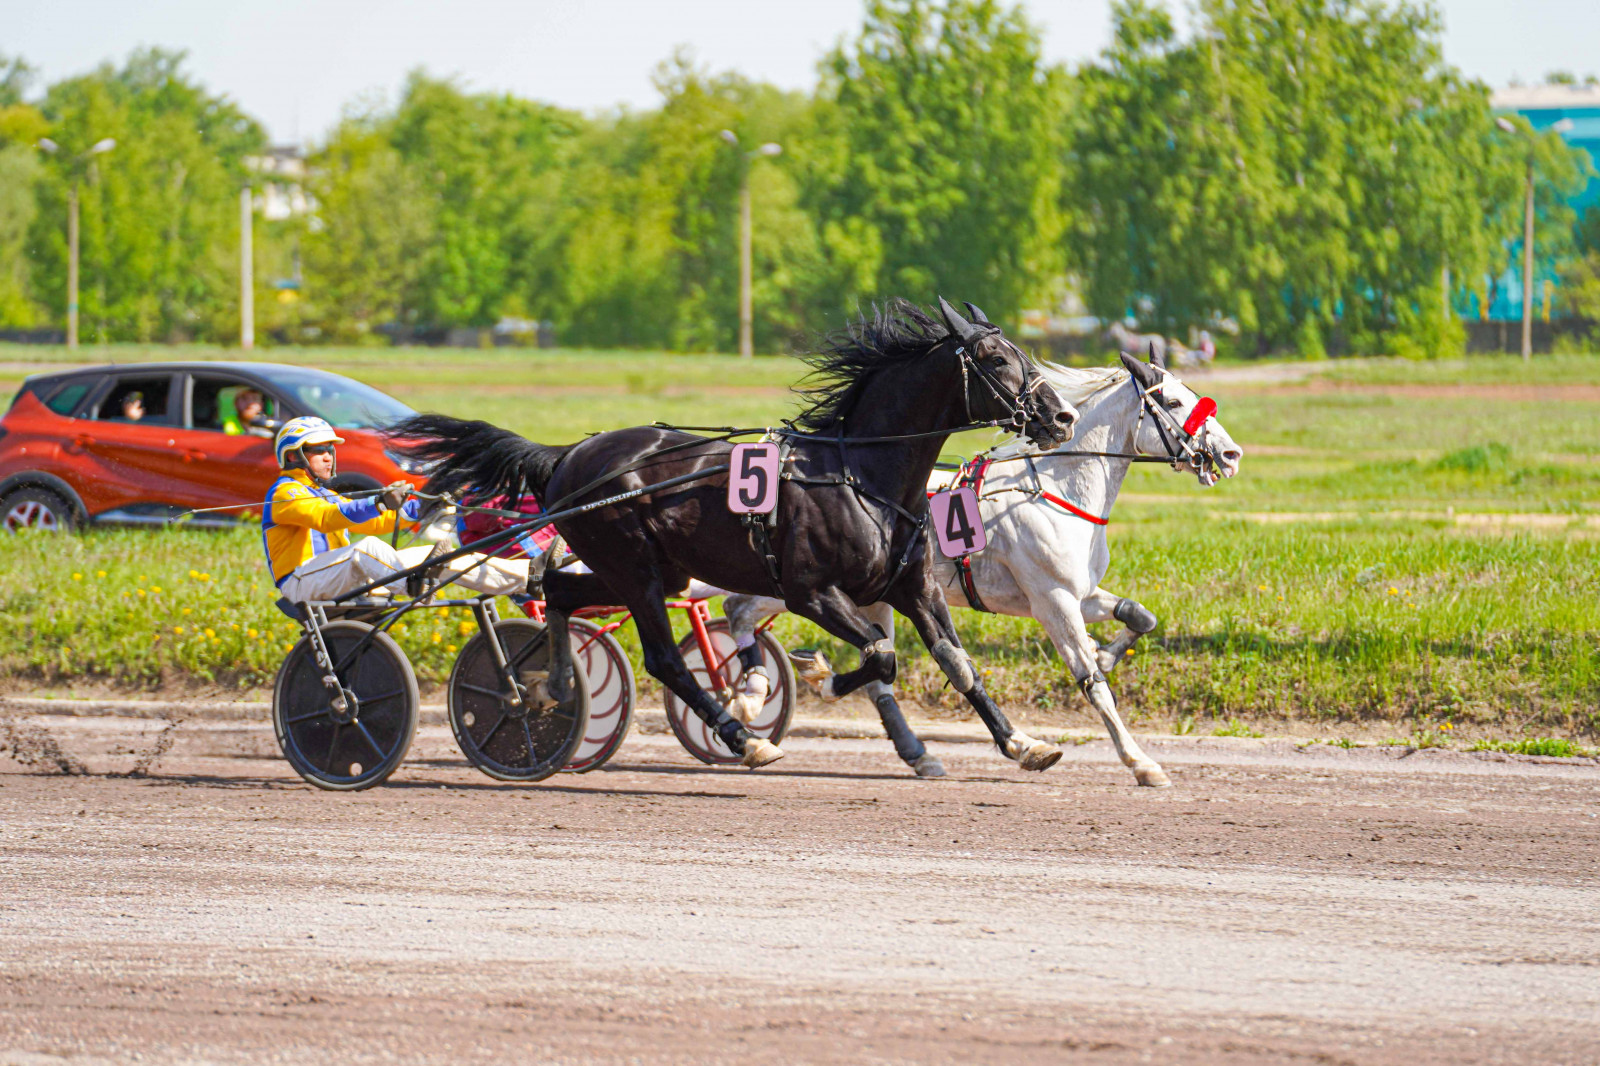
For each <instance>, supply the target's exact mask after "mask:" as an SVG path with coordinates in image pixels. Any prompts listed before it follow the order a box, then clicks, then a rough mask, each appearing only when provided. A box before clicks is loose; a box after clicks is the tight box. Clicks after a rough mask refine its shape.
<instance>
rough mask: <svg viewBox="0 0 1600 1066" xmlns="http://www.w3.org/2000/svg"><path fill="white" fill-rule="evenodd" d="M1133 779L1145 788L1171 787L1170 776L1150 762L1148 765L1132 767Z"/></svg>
mask: <svg viewBox="0 0 1600 1066" xmlns="http://www.w3.org/2000/svg"><path fill="white" fill-rule="evenodd" d="M1133 776H1134V780H1136V781H1138V782H1139V784H1141V785H1143V786H1145V787H1146V788H1171V787H1172V778H1170V777H1168V776H1167V772H1166V771H1165V770H1163V769H1162V768H1161V767H1159V766H1156V765H1155V764H1154V763H1152V764H1151V765H1149V766H1135V767H1134V768H1133Z"/></svg>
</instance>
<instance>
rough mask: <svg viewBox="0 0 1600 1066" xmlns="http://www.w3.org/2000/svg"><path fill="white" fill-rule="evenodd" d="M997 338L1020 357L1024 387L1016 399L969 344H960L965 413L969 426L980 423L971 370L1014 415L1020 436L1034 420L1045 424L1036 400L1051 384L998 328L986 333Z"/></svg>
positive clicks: (1012, 421) (1016, 430)
mask: <svg viewBox="0 0 1600 1066" xmlns="http://www.w3.org/2000/svg"><path fill="white" fill-rule="evenodd" d="M996 335H999V337H1000V343H1002V344H1004V345H1005V346H1006V347H1007V348H1009V349H1011V351H1013V352H1015V353H1016V355H1017V358H1018V359H1020V360H1021V361H1022V388H1021V389H1020V390H1019V391H1018V392H1017V394H1016V395H1015V396H1012V395H1010V394H1008V393H1007V391H1006V390H1005V389H1004V388H1003V387H1002V386H1001V385H1000V383H999V381H998V380H997V379H996V378H995V376H994V373H993V372H992V371H990V370H988V369H986V368H985V367H984V365H983V364H982V363H981V362H979V361H978V360H977V359H976V358H975V357H974V356H973V353H971V352H969V351H967V347H966V345H965V344H958V345H956V358H957V359H959V360H960V362H961V403H962V407H963V413H964V414H965V415H966V417H967V423H968V424H969V425H977V424H978V423H977V422H976V421H975V420H974V419H973V417H972V389H971V387H970V386H969V385H968V381H967V374H968V371H969V369H970V371H971V372H972V373H973V374H976V375H977V377H978V380H979V381H981V382H982V383H983V385H984V387H985V388H986V389H988V390H989V394H990V395H991V396H993V397H994V398H995V399H996V400H998V401H999V403H1000V406H1001V407H1003V408H1005V409H1006V410H1007V411H1008V412H1009V413H1010V415H1011V420H1010V424H1011V427H1012V429H1013V430H1014V431H1015V432H1016V433H1018V434H1019V435H1020V434H1022V433H1025V432H1026V431H1027V428H1028V423H1029V422H1030V421H1033V422H1038V423H1040V424H1041V425H1043V423H1044V419H1043V417H1042V416H1041V415H1040V412H1039V406H1038V401H1037V400H1036V399H1035V396H1036V394H1037V393H1038V391H1039V387H1040V386H1041V385H1047V384H1049V383H1048V382H1047V381H1046V380H1045V377H1044V375H1043V374H1041V373H1039V368H1038V367H1037V366H1035V365H1034V362H1033V360H1032V359H1030V358H1029V357H1028V353H1026V352H1024V351H1023V350H1022V349H1021V348H1018V347H1017V346H1016V345H1015V344H1012V343H1011V341H1010V339H1009V338H1007V337H1006V336H1005V335H1004V334H1003V333H1001V331H1000V330H998V329H995V330H991V331H989V332H988V333H987V334H985V338H987V337H992V336H996Z"/></svg>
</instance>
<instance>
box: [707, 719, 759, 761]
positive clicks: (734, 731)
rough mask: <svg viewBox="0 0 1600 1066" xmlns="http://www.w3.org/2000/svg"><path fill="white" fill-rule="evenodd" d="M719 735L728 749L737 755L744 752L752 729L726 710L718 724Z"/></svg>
mask: <svg viewBox="0 0 1600 1066" xmlns="http://www.w3.org/2000/svg"><path fill="white" fill-rule="evenodd" d="M716 730H717V736H719V737H721V738H722V742H723V743H724V744H726V745H727V746H728V750H729V751H731V752H733V753H734V754H735V755H743V754H744V742H745V741H747V740H749V739H750V737H751V736H752V734H751V732H750V730H748V729H746V728H745V727H744V726H742V725H740V724H739V723H738V721H737V720H736V719H735V718H734V717H733V716H732V715H730V714H728V713H727V712H726V711H724V712H723V713H722V716H721V718H720V720H719V721H718V722H717V724H716Z"/></svg>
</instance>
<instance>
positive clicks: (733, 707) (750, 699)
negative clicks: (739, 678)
mask: <svg viewBox="0 0 1600 1066" xmlns="http://www.w3.org/2000/svg"><path fill="white" fill-rule="evenodd" d="M830 680H831V679H830ZM769 691H770V688H769V686H768V681H767V675H766V672H765V671H764V670H751V671H749V672H748V673H746V674H745V675H744V685H743V686H742V687H741V689H740V691H739V692H738V693H737V694H736V695H735V696H734V697H733V699H732V700H731V701H730V702H729V704H728V713H729V714H731V715H733V716H734V717H735V718H737V719H739V721H741V722H743V723H744V724H745V725H749V724H750V723H751V722H753V721H755V720H756V719H757V718H758V717H760V715H761V708H763V707H765V706H766V704H767V693H768V692H769Z"/></svg>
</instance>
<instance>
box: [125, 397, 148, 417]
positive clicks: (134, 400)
mask: <svg viewBox="0 0 1600 1066" xmlns="http://www.w3.org/2000/svg"><path fill="white" fill-rule="evenodd" d="M143 417H144V393H142V392H130V393H128V394H127V395H126V396H124V397H123V398H122V420H123V421H124V422H137V421H139V420H140V419H141V418H143Z"/></svg>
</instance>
